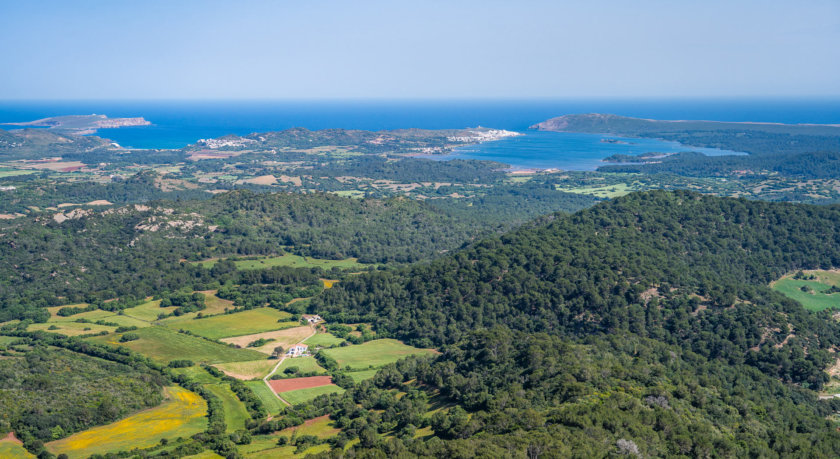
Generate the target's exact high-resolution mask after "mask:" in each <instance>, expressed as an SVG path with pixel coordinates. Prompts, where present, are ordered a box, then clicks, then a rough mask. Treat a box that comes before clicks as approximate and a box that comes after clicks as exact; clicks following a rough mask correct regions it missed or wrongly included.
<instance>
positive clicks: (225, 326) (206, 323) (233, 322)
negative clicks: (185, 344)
mask: <svg viewBox="0 0 840 459" xmlns="http://www.w3.org/2000/svg"><path fill="white" fill-rule="evenodd" d="M289 317H291V314H289V313H288V312H283V311H278V310H276V309H272V308H258V309H251V310H248V311H242V312H237V313H233V314H222V315H219V316H213V317H208V318H205V319H182V320H171V321H167V322H166V323H165V325H166V327H168V328H171V329H172V330H187V331H189V332H191V333H195V334H196V335H200V336H204V337H207V338H211V339H219V338H229V337H233V336H242V335H250V334H253V333H261V332H266V331H271V330H281V329H284V328H291V327H297V326H299V325H300V323H298V322H284V323H278V322H279V321H281V320H286V319H288V318H289ZM255 359H256V358H253V359H248V360H255Z"/></svg>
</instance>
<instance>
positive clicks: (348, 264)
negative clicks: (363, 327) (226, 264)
mask: <svg viewBox="0 0 840 459" xmlns="http://www.w3.org/2000/svg"><path fill="white" fill-rule="evenodd" d="M217 261H218V260H207V261H201V262H198V263H201V264H202V265H203V266H204V267H205V268H212V267H213V265H215V264H216V262H217ZM233 263H234V264H235V265H236V269H264V268H272V267H274V266H288V267H291V268H322V269H324V270H329V269H332V268H341V269H360V268H364V267H365V266H367V265H365V264H363V263H359V262H358V260H357V259H355V258H345V259H344V260H325V259H321V258H312V257H302V256H300V255H294V254H291V253H287V254H284V255H281V256H277V257H256V258H249V259H245V260H235V261H234V262H233Z"/></svg>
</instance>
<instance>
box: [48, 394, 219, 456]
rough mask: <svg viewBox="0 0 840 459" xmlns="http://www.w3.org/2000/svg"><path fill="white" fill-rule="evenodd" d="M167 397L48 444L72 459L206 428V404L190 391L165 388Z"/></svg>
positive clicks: (133, 446)
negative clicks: (98, 425)
mask: <svg viewBox="0 0 840 459" xmlns="http://www.w3.org/2000/svg"><path fill="white" fill-rule="evenodd" d="M165 391H166V395H167V399H166V400H165V401H164V402H163V403H162V404H161V405H159V406H157V407H155V408H150V409H148V410H144V411H141V412H139V413H137V414H134V415H132V416H129V417H127V418H125V419H123V420H121V421H117V422H114V423H112V424H108V425H105V426H100V427H94V428H92V429H88V430H85V431H83V432H79V433H77V434H74V435H71V436H69V437H67V438H64V439H61V440H56V441H53V442H50V443H47V444H46V446H47V450H49V451H50V452H51V453H53V454H67V455H68V456H69V457H71V458H76V457H89V456H91V455H93V454H105V453H108V452H111V451H120V450H129V449H132V448H147V447H149V446H153V445H155V444H158V443H159V442H160V440H161V439H162V438H168V439H174V438H177V437H188V436H190V435H193V434H196V433H198V432H201V431H203V430H204V429H205V428H206V427H207V419H206V418H205V415H206V413H207V403H206V402H205V401H204V399H202V398H201V397H199V396H198V394H195V393H193V392H190V391H187V390H186V389H182V388H180V387H177V386H171V387H167V388H166V389H165Z"/></svg>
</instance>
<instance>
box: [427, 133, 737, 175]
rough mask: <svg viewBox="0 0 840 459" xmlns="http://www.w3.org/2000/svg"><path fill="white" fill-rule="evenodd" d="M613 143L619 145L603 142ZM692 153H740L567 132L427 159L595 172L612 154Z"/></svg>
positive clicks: (473, 147) (531, 135) (535, 135)
mask: <svg viewBox="0 0 840 459" xmlns="http://www.w3.org/2000/svg"><path fill="white" fill-rule="evenodd" d="M602 140H614V141H619V142H620V143H613V142H603V141H602ZM680 151H696V152H699V153H703V154H705V155H708V156H719V155H738V154H744V153H739V152H734V151H728V150H718V149H716V148H698V147H690V146H685V145H682V144H680V143H679V142H668V141H663V140H656V139H636V138H626V137H615V136H605V135H599V134H577V133H571V132H535V131H530V132H527V133H525V135H523V136H519V137H510V138H507V139H503V140H497V141H494V142H485V143H482V144H479V145H471V146H468V147H462V148H458V149H456V150H455V151H454V152H453V154H451V155H447V156H445V157H443V156H437V157H433V156H428V158H431V159H441V160H448V159H455V158H458V159H483V160H488V161H498V162H500V163H505V164H510V165H511V166H513V168H515V169H563V170H595V169H596V168H597V167H598V166H603V165H605V164H607V163H604V162H603V161H602V159H603V158H606V157H608V156H611V155H615V154H625V155H638V154H641V153H648V152H659V153H677V152H680Z"/></svg>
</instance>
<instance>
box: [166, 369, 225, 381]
mask: <svg viewBox="0 0 840 459" xmlns="http://www.w3.org/2000/svg"><path fill="white" fill-rule="evenodd" d="M172 372H173V373H175V374H176V375H184V376H186V377H188V378H190V379H191V380H193V381H195V382H197V383H201V384H216V383H218V382H219V378H216V377H215V376H213V375H211V374H210V373H208V372H207V370H205V369H204V368H202V367H200V366H198V365H193V366H191V367H186V368H172Z"/></svg>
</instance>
